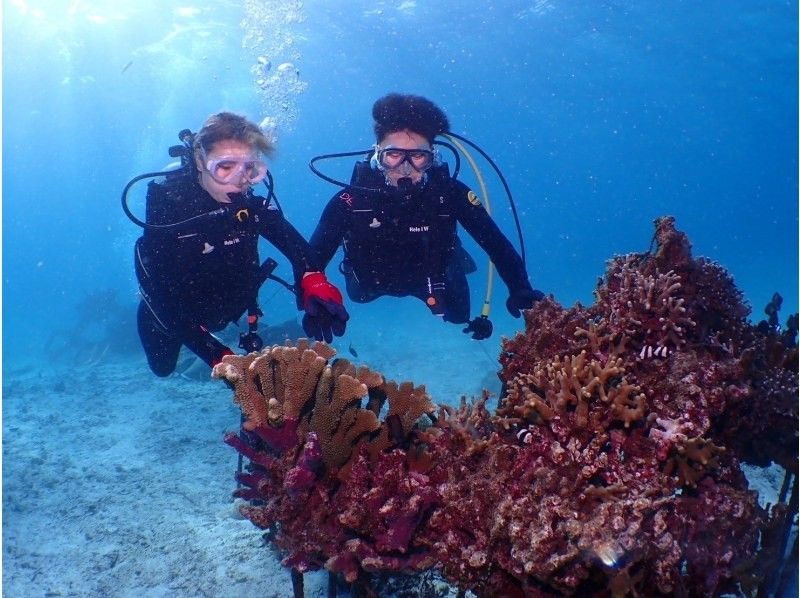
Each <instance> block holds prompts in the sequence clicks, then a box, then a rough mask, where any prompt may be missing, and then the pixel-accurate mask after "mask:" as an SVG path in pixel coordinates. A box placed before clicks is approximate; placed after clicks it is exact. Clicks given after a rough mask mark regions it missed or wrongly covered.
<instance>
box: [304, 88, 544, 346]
mask: <svg viewBox="0 0 800 598" xmlns="http://www.w3.org/2000/svg"><path fill="white" fill-rule="evenodd" d="M372 116H373V119H374V121H375V123H374V131H375V137H376V141H377V143H376V144H375V145H374V147H373V149H371V150H369V151H368V153H367V154H366V158H365V159H363V160H361V161H359V162H357V163H356V165H355V168H354V171H353V177H352V179H351V182H350V184H349V185H345V184H344V183H341V182H339V181H336V180H334V179H332V178H330V177H327V176H325V175H323V174H322V173H321V172H319V171H318V170H317V169H316V168H315V167H314V162H315V161H316V160H319V159H324V158H331V157H342V156H352V155H364V152H348V153H343V154H328V155H323V156H317V157H315V158H314V159H312V161H311V165H310V166H311V169H312V170H313V171H314V172H315V174H317V175H318V176H320V177H322V178H324V179H325V180H327V181H330V182H333V183H335V184H338V185H340V186H342V187H344V190H343V191H340V192H339V193H337V194H336V195H335V196H334V197H333V198H332V199H331V200H330V201H329V203H328V204H327V206H326V207H325V209H324V211H323V213H322V216H321V218H320V221H319V224H318V225H317V227H316V230H315V231H314V234H313V235H312V236H311V240H310V243H311V246H312V247H313V248H314V250H315V251H316V252H317V254H318V256H319V264H320V266H321V267H324V266H327V264H328V263H329V262H330V260H331V259H332V258H333V255H334V254H335V253H336V250H337V249H338V247H339V246H340V245H342V246H343V249H344V259H343V261H342V263H341V266H340V270H341V272H342V273H343V274H344V277H345V281H346V288H347V294H348V296H349V297H350V299H352V300H353V301H355V302H357V303H365V302H369V301H372V300H374V299H376V298H378V297H381V296H384V295H389V296H394V297H406V296H413V297H417V298H419V299H421V300H422V301H424V302H425V304H426V305H427V306H428V308H429V309H430V310H431V312H432V313H433V314H434V315H436V316H440V317H442V318H443V319H444V321H446V322H452V323H456V324H464V323H467V324H468V325H467V327H466V328H464V332H465V333H467V334H470V333H471V334H472V338H475V339H478V340H480V339H485V338H488V337H489V336H490V335H491V333H492V324H491V322H490V321H489V320H488V317H487V316H488V298H489V294H490V292H491V278H490V279H489V280H490V284H489V290H488V291H487V300H486V301H485V305H484V310H483V314H482V315H481V316H480V317H476V318H474V319H473V320H472V321H470V318H469V316H470V296H469V286H468V284H467V278H466V274H468V273H470V272H473V271H475V269H476V268H475V264H474V262H473V261H472V259H471V258H470V256H469V254H468V253H467V252H466V250H464V248H463V247H462V246H461V242H460V240H459V237H458V234H457V231H456V225H457V224H460V225H461V226H462V227H464V229H465V230H466V231H467V232H468V233H469V234H470V235H471V236H472V237H473V238H474V239H475V241H477V243H478V245H480V246H481V248H483V250H484V251H486V253H487V254H488V256H489V258H490V259H491V261H492V262H493V263H494V265H495V266H496V267H497V270H498V272H499V274H500V277H501V278H502V279H503V281H504V282H505V284H506V286H507V287H508V292H509V296H508V299H507V301H506V308H507V309H508V311H509V313H511V315H512V316H514V317H516V318H518V317H519V316H520V310H522V309H528V308H530V307H531V306H532V305H533V303H534V302H535V301H538V300H540V299H542V298H543V297H544V295H543V293H542V292H541V291H537V290H534V289H533V288H532V287H531V284H530V282H529V281H528V275H527V272H526V268H525V263H524V260H523V258H522V257H521V255H520V254H519V253H517V251H516V250H515V249H514V247H513V246H512V245H511V243H510V242H509V240H508V239H507V238H506V237H505V236H504V235H503V233H502V232H501V231H500V229H499V228H498V227H497V225H496V224H495V222H494V221H493V220H492V218H491V216H490V215H489V214H488V212H487V210H486V209H485V208H484V206H483V205H482V203H481V201H480V200H479V199H478V196H477V195H476V194H475V193H474V192H473V191H472V190H471V189H470V188H469V187H467V186H466V185H465V184H464V183H462V182H460V181H458V180H457V179H456V178H455V176H457V169H458V154H457V152H456V151H455V149H454V148H453V147H452V146H450V145H449V144H447V143H442V142H438V141H437V142H436V143H437V144H439V145H445V146H447V147H449V148H450V149H451V150H452V151H453V152H454V155H455V156H456V160H457V166H456V174H454V175H453V176H451V175H450V171H449V168H448V165H447V164H446V163H444V162H442V161H441V160H440V158H439V152H438V150H435V149H434V147H433V144H434V138H436V137H437V136H440V135H441V136H444V137H445V138H447V139H449V140H451V141H454V142H455V143H457V144H458V141H457V140H456V139H460V140H462V141H465V142H467V143H469V144H470V145H472V146H473V147H475V148H476V149H478V151H480V152H481V154H482V155H484V157H485V158H487V160H489V161H490V162H491V159H490V158H489V157H488V156H486V154H485V153H484V152H483V151H482V150H480V148H477V146H475V145H474V144H472V143H471V142H469V141H468V140H466V139H464V138H463V137H460V136H457V135H455V134H454V133H451V132H450V124H449V121H448V119H447V116H446V115H445V114H444V112H442V110H441V109H440V108H439V107H438V106H436V105H435V104H434V103H433V102H431V101H430V100H428V99H426V98H424V97H420V96H416V95H401V94H396V93H392V94H389V95H386V96H384V97H382V98H380V99H378V100H377V101H376V102H375V104H374V105H373V107H372ZM458 145H459V146H460V149H461V151H462V153H463V152H464V148H463V146H462V145H461V144H458ZM465 155H467V154H465ZM468 157H469V156H468ZM470 161H471V158H470ZM491 164H492V166H494V167H495V170H496V171H497V173H498V175H499V176H500V177H501V180H502V181H503V183H504V185H505V179H504V178H502V174H501V173H500V172H499V170H497V167H496V166H495V165H494V163H493V162H491ZM481 184H482V183H481ZM506 191H508V188H507V185H506ZM484 195H485V194H484ZM509 199H511V196H510V193H509ZM513 208H514V206H513V200H512V209H513ZM514 214H515V217H516V210H515V209H514ZM517 229H518V231H519V230H520V229H519V224H518V225H517ZM520 242H522V238H521V234H520ZM522 255H524V250H522Z"/></svg>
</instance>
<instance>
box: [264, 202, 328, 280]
mask: <svg viewBox="0 0 800 598" xmlns="http://www.w3.org/2000/svg"><path fill="white" fill-rule="evenodd" d="M258 215H259V233H260V234H261V236H262V237H264V238H265V239H266V240H267V241H269V242H270V243H272V244H273V245H274V246H275V248H276V249H277V250H278V251H280V252H281V253H282V254H283V255H285V256H286V257H287V258H288V260H289V262H290V263H291V264H292V269H293V271H294V277H295V281H297V282H299V281H300V280H301V279H302V278H303V275H304V274H306V273H308V272H317V271H319V270H321V269H322V268H320V264H319V260H318V259H317V255H316V253H315V252H314V250H313V249H312V248H311V246H310V245H309V244H308V241H306V240H305V239H304V238H303V236H302V235H301V234H300V233H299V232H297V229H296V228H295V227H294V226H292V225H291V224H290V223H289V221H288V220H286V218H284V217H283V215H282V214H281V213H280V212H279V211H278V210H275V209H270V208H269V207H268V206H267V205H266V200H265V202H264V205H263V206H262V209H260V210H259V211H258Z"/></svg>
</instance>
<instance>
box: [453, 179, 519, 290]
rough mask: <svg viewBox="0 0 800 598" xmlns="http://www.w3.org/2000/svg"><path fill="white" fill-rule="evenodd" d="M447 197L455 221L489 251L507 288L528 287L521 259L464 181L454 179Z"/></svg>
mask: <svg viewBox="0 0 800 598" xmlns="http://www.w3.org/2000/svg"><path fill="white" fill-rule="evenodd" d="M450 199H451V201H452V204H453V209H454V210H455V213H456V218H457V220H458V222H459V223H460V224H461V226H463V227H464V230H466V231H467V232H468V233H469V234H470V236H472V238H473V239H475V241H476V242H477V243H478V245H480V246H481V247H482V248H483V250H484V251H485V252H486V253H487V254H488V256H489V258H490V259H491V260H492V262H493V263H494V265H495V267H496V268H497V272H498V274H500V278H502V279H503V282H505V283H506V286H507V287H508V290H509V291H510V292H512V293H513V292H514V291H517V290H520V289H531V283H530V282H529V281H528V273H527V272H526V271H525V266H524V265H523V263H522V258H521V257H520V255H519V253H517V251H516V249H514V246H513V245H511V242H510V241H509V240H508V239H507V238H506V236H505V235H504V234H503V233H502V232H501V231H500V229H499V228H498V227H497V224H495V222H494V220H492V217H491V216H489V214H488V213H487V212H486V209H485V208H484V207H483V205H482V204H481V203H480V201H479V200H478V198H477V196H476V195H475V193H473V192H472V191H470V189H469V188H468V187H467V186H466V185H464V184H463V183H461V182H459V181H455V182H454V184H453V186H452V191H451V197H450Z"/></svg>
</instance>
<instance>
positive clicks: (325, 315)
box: [300, 272, 350, 343]
mask: <svg viewBox="0 0 800 598" xmlns="http://www.w3.org/2000/svg"><path fill="white" fill-rule="evenodd" d="M300 288H301V290H302V293H303V309H305V312H306V313H305V315H304V316H303V330H304V331H305V333H306V334H307V335H308V336H310V337H312V338H315V339H317V340H319V341H322V340H324V341H325V342H326V343H329V342H331V341H332V340H333V337H334V336H342V335H343V334H344V330H345V327H346V325H347V320H349V319H350V315H349V314H348V313H347V310H346V309H345V308H344V305H343V303H342V294H341V293H340V292H339V289H337V288H336V287H335V286H333V285H332V284H331V283H330V282H328V279H327V278H326V277H325V275H324V274H323V273H322V272H312V273H311V274H306V275H305V276H304V277H303V280H302V281H301V282H300Z"/></svg>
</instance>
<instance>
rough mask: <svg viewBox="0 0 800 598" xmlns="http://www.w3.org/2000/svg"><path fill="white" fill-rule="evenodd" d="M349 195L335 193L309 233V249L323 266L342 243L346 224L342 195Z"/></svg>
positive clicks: (345, 207)
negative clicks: (312, 231)
mask: <svg viewBox="0 0 800 598" xmlns="http://www.w3.org/2000/svg"><path fill="white" fill-rule="evenodd" d="M345 195H346V196H347V197H350V195H349V194H348V193H347V192H346V191H345V192H343V193H337V194H336V195H335V196H334V197H333V199H331V200H330V201H329V202H328V205H327V206H325V209H324V210H323V211H322V216H320V219H319V223H318V224H317V228H316V229H315V230H314V234H313V235H311V241H310V243H311V249H313V250H314V252H315V254H316V255H317V259H318V260H319V263H320V265H321V266H322V267H323V268H324V267H327V265H328V264H329V263H330V261H331V260H332V259H333V255H334V254H335V253H336V250H337V249H339V245H341V244H342V238H343V237H344V231H345V226H346V224H347V213H348V210H347V204H346V203H345V201H346V200H345V199H343V196H345Z"/></svg>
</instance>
